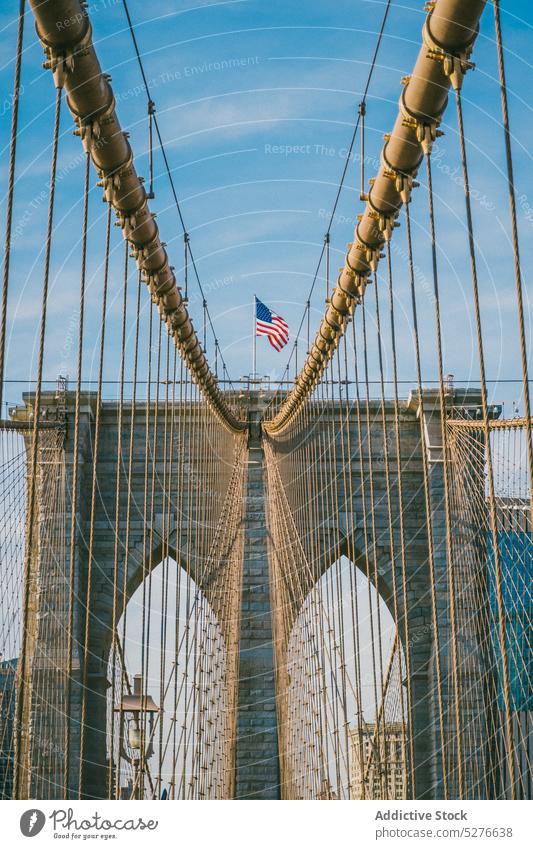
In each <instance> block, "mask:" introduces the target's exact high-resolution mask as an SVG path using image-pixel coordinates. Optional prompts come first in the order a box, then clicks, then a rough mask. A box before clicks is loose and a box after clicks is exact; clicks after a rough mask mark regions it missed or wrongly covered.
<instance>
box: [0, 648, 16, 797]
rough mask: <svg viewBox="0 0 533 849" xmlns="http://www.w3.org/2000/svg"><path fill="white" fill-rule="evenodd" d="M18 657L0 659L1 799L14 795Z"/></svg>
mask: <svg viewBox="0 0 533 849" xmlns="http://www.w3.org/2000/svg"><path fill="white" fill-rule="evenodd" d="M16 671H17V659H16V658H12V659H11V660H2V661H0V799H11V798H12V795H13V757H14V752H13V721H14V718H15V674H16Z"/></svg>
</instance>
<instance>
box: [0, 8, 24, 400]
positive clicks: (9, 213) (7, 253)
mask: <svg viewBox="0 0 533 849" xmlns="http://www.w3.org/2000/svg"><path fill="white" fill-rule="evenodd" d="M25 5H26V0H20V4H19V20H18V30H17V47H16V59H15V78H14V81H13V102H12V104H11V139H10V148H9V167H8V177H7V200H6V237H5V245H4V268H3V272H2V307H1V315H0V411H1V410H2V401H3V397H4V396H3V390H4V361H5V353H6V327H7V299H8V291H9V261H10V259H11V231H12V227H13V196H14V192H15V163H16V158H17V139H18V116H19V99H20V77H21V71H22V42H23V36H24V9H25ZM0 415H1V412H0Z"/></svg>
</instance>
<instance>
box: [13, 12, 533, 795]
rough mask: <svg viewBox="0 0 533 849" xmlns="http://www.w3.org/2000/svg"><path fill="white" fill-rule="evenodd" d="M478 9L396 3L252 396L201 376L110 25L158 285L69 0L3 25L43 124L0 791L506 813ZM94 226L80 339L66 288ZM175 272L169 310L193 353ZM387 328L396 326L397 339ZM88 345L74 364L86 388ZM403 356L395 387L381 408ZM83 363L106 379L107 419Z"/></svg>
mask: <svg viewBox="0 0 533 849" xmlns="http://www.w3.org/2000/svg"><path fill="white" fill-rule="evenodd" d="M485 5H486V3H485V0H435V2H430V3H427V4H426V12H427V16H426V19H425V22H424V26H423V32H422V43H421V47H420V52H419V55H418V58H417V60H416V63H415V66H414V68H413V70H412V73H411V74H410V76H407V77H404V78H403V79H402V85H403V87H402V91H401V97H400V100H399V109H398V113H397V117H396V119H395V121H394V123H393V124H392V128H391V130H390V133H388V134H387V135H386V136H385V143H384V146H383V148H382V150H381V152H380V154H379V157H380V167H379V169H378V171H377V173H376V174H375V175H373V177H372V179H371V180H370V188H369V189H368V191H367V192H366V191H365V192H362V194H361V204H362V206H361V212H360V215H359V216H358V223H357V226H356V228H355V232H354V236H353V242H352V243H351V244H349V245H348V249H347V253H346V257H345V260H344V264H343V266H342V268H341V269H340V271H339V274H338V277H337V281H336V284H335V285H333V286H332V287H331V291H330V285H329V282H330V281H329V263H330V241H331V240H330V228H328V232H327V234H326V239H325V240H324V247H323V250H322V254H321V257H320V263H319V269H320V268H321V267H325V269H326V271H325V275H326V296H327V298H326V309H325V313H324V316H323V319H322V320H321V322H320V325H319V327H318V330H317V332H316V335H315V337H314V339H313V338H312V336H311V333H310V327H309V324H310V306H309V299H308V300H307V306H306V312H304V317H303V319H302V326H303V325H304V324H305V321H306V319H307V325H308V331H307V345H306V354H305V358H304V361H303V365H301V367H300V368H298V341H299V340H298V337H297V338H296V342H295V346H294V348H293V351H292V354H291V359H290V360H289V365H288V367H287V371H286V375H284V378H285V376H287V378H288V379H287V380H285V379H284V378H283V379H282V380H281V381H280V382H279V383H278V384H276V383H275V382H273V381H266V380H261V379H259V378H258V377H257V375H251V376H250V377H249V378H247V379H245V380H241V381H235V382H233V383H232V382H231V380H230V379H229V375H228V372H227V368H226V364H225V362H224V360H223V357H222V353H221V350H220V345H219V341H218V338H217V336H216V334H215V329H214V324H213V321H212V319H211V315H210V313H209V308H208V304H207V299H206V297H205V293H204V290H203V289H202V284H201V281H200V278H199V275H198V267H197V264H196V261H195V258H194V254H193V250H192V245H191V240H190V237H189V234H188V233H187V230H186V227H185V223H184V220H183V215H182V211H181V207H180V204H179V201H178V197H177V193H176V189H175V185H174V182H173V177H172V170H171V168H170V165H169V161H168V156H167V152H166V149H165V147H164V142H163V139H162V135H161V131H160V127H159V123H158V120H157V115H156V113H155V110H154V108H153V107H154V104H153V102H152V100H151V96H150V92H149V85H148V82H147V79H146V76H145V75H144V70H143V65H142V59H141V55H140V52H139V47H138V42H137V40H136V37H135V31H134V27H133V24H132V20H131V17H130V14H129V11H128V9H127V5H126V4H124V6H125V10H126V15H127V22H128V26H129V28H130V30H131V33H132V35H133V45H134V49H135V51H136V55H137V57H138V59H139V63H140V68H141V71H142V73H143V78H144V85H145V88H146V95H147V100H148V106H149V109H148V112H149V127H150V162H151V159H152V147H151V145H152V139H153V137H156V138H157V139H158V143H159V147H160V151H161V154H162V156H163V161H164V165H165V169H166V171H167V173H168V177H169V179H170V181H171V188H172V192H173V197H174V200H175V202H176V208H177V212H178V216H179V221H180V226H181V228H182V230H183V260H182V258H181V257H180V258H179V259H174V262H176V267H174V266H173V265H172V264H171V263H172V261H173V258H172V257H171V256H170V255H169V253H170V251H169V252H168V253H167V247H166V245H165V243H164V241H163V234H160V232H159V229H158V226H157V224H156V221H155V211H154V210H155V203H154V200H155V199H154V193H153V191H152V185H151V182H152V180H151V175H149V179H148V180H147V181H146V183H145V181H144V180H143V179H142V178H141V177H140V176H139V175H138V174H137V171H136V167H135V157H134V151H133V149H132V145H131V144H130V141H129V137H128V133H127V132H125V131H124V129H123V127H122V126H121V124H120V121H119V118H118V114H117V109H116V102H115V95H114V92H113V87H112V81H111V79H110V77H109V76H108V75H107V74H106V73H105V72H104V71H103V70H102V68H101V65H100V62H99V59H98V56H97V53H96V49H95V45H94V43H93V39H92V28H91V21H90V17H89V14H88V12H87V9H86V4H85V3H83V2H81V0H30V8H31V12H32V14H33V17H34V19H35V24H36V32H37V37H38V39H39V41H40V42H41V45H42V47H43V49H44V53H45V65H44V67H45V69H46V70H47V71H49V72H50V74H49V76H50V81H51V83H52V81H53V87H55V108H54V120H53V127H52V130H51V132H52V136H51V143H50V180H49V183H48V194H47V225H46V241H45V244H44V246H43V250H42V262H41V263H40V264H39V265H38V266H36V268H37V269H38V274H39V275H40V277H41V283H42V288H41V302H40V306H39V310H38V330H37V339H38V342H37V345H38V350H37V355H36V362H37V375H36V378H35V381H34V383H33V385H32V387H31V391H28V392H26V393H25V394H24V395H23V397H21V398H19V400H18V402H17V403H16V404H10V405H9V410H8V413H7V414H6V415H5V417H4V418H3V419H2V420H1V422H0V445H1V451H2V455H1V457H0V480H1V513H0V616H1V620H0V652H1V654H2V657H1V659H0V796H1V797H3V798H17V799H26V798H42V799H64V798H68V799H78V798H79V799H99V798H112V799H115V798H116V799H129V798H133V799H165V798H170V799H329V800H334V799H504V798H513V799H517V798H518V799H525V798H531V797H532V780H533V779H532V775H533V771H532V763H531V762H532V759H533V715H532V712H533V684H532V680H531V679H532V677H533V649H532V640H533V634H532V627H531V624H532V623H531V620H532V617H533V594H532V593H533V591H532V587H533V521H532V481H533V443H532V423H533V419H532V417H531V409H530V398H529V385H530V382H529V374H528V354H529V352H528V336H527V327H528V322H527V314H526V306H527V302H526V301H525V298H524V291H523V289H524V286H523V279H522V275H523V267H522V263H521V258H520V238H519V236H520V234H519V225H518V221H517V200H516V197H517V189H516V185H515V180H517V179H518V177H517V175H516V168H514V162H513V145H512V135H511V128H510V123H509V107H508V96H507V84H506V76H505V52H504V46H503V43H502V32H501V22H500V4H499V2H498V0H494V3H493V4H492V6H493V14H494V27H495V29H494V39H493V47H492V49H494V50H495V52H496V62H497V66H498V73H499V87H500V94H501V107H502V111H501V121H500V123H501V127H500V130H499V131H501V132H502V133H503V140H502V144H503V149H504V153H505V168H504V172H502V173H504V180H505V187H506V190H507V194H508V199H509V213H508V233H509V244H510V249H509V268H508V277H509V279H511V278H513V279H514V291H513V310H514V313H515V315H516V320H517V327H518V334H517V338H518V347H519V352H520V358H519V359H520V362H519V363H517V369H519V371H520V383H521V388H522V399H521V402H522V410H521V413H520V415H518V414H517V415H515V416H513V417H512V418H511V417H508V416H506V415H505V414H504V410H503V409H502V406H501V405H499V404H495V403H493V401H492V396H491V394H490V393H489V391H488V389H487V384H488V381H487V376H486V369H485V347H484V346H485V345H486V344H487V343H486V339H487V336H488V332H487V330H486V328H485V325H484V322H483V314H482V305H483V298H484V297H486V295H487V291H486V290H484V289H483V281H482V276H481V274H478V265H479V260H478V244H477V239H476V232H475V215H473V212H472V197H471V189H470V183H469V157H470V156H472V155H475V154H476V151H477V148H476V147H475V146H474V144H472V143H470V142H469V141H467V139H466V136H465V118H464V116H463V103H462V89H463V84H464V85H465V87H466V86H468V84H469V82H470V79H469V78H470V76H471V72H472V71H473V68H474V65H473V63H472V61H471V59H472V58H473V53H474V52H475V47H476V39H477V37H478V33H479V25H480V19H481V17H482V15H483V14H486V15H489V14H490V12H489V10H488V9H487V10H486V11H485ZM389 7H390V2H389V3H388V4H386V7H385V13H384V18H383V25H382V28H381V33H380V35H379V39H378V42H377V46H376V55H377V51H378V50H379V47H380V43H381V37H382V35H383V31H384V27H385V25H386V21H387V15H388V11H389ZM26 18H27V14H26V9H25V3H24V0H21V4H20V17H19V28H18V41H17V52H16V64H15V80H14V97H13V107H12V130H11V143H10V158H9V163H8V186H7V194H6V202H5V208H6V240H5V251H4V257H3V298H2V308H1V316H0V400H4V398H5V387H6V385H8V383H7V382H8V381H9V369H8V367H7V363H8V350H9V343H10V320H11V319H10V309H11V306H12V303H13V299H14V298H13V294H12V287H13V280H16V261H17V251H16V250H15V249H14V247H15V246H14V240H13V230H14V206H15V202H16V191H15V190H16V168H17V161H18V160H17V156H19V155H20V142H19V150H18V153H17V142H18V141H19V128H18V114H19V101H20V93H21V73H22V63H23V58H24V49H23V45H24V27H25V23H26V24H27V20H26ZM65 22H67V24H66V23H65ZM376 55H375V56H374V61H375V59H376ZM24 61H27V60H26V59H24ZM369 81H370V77H369ZM50 90H51V97H52V85H50ZM367 90H368V86H367ZM365 97H366V93H365ZM65 106H66V108H67V110H68V112H70V115H71V117H72V118H73V120H74V127H75V129H74V132H75V134H76V135H77V136H79V137H80V144H81V145H82V150H83V153H82V156H83V165H84V182H83V187H82V197H81V212H82V214H81V222H80V223H81V234H80V256H79V262H78V261H75V259H74V256H72V257H71V259H70V264H71V266H73V267H74V266H75V269H74V270H75V273H76V275H77V277H78V279H79V289H78V295H77V296H78V298H79V300H78V313H77V324H76V332H75V340H74V341H75V344H76V347H77V363H78V367H77V374H76V376H75V379H74V381H73V382H69V383H67V381H66V380H64V379H60V380H59V381H58V384H57V387H56V388H55V389H53V390H51V389H50V388H49V387H48V385H47V384H46V382H45V380H44V376H45V373H46V372H45V368H46V362H47V345H48V344H49V333H50V311H51V308H52V307H53V298H54V293H53V291H52V290H51V285H50V281H51V277H50V275H51V264H52V263H53V256H54V245H55V240H57V239H58V238H59V237H60V228H57V227H56V226H55V225H56V220H55V217H54V216H55V215H56V207H57V196H58V194H59V193H60V192H61V191H62V189H63V184H64V180H65V179H70V178H65V177H64V175H60V174H59V173H58V162H59V159H60V147H61V142H62V127H63V126H64V124H65ZM446 109H448V110H449V112H453V110H454V109H455V115H456V132H455V134H454V137H453V138H452V140H451V142H450V143H451V144H453V145H455V146H456V147H457V155H458V157H459V161H460V165H461V168H460V174H461V181H462V188H463V189H464V205H463V208H462V209H461V211H460V213H458V214H459V215H460V218H461V220H462V222H463V229H462V230H461V232H460V234H459V237H458V238H461V239H463V240H465V242H466V250H467V252H468V257H469V260H470V267H469V268H468V269H465V270H464V277H465V287H466V282H468V287H469V299H470V303H471V310H472V324H473V326H474V337H475V344H476V350H475V359H476V362H477V374H476V378H475V380H472V381H471V383H470V385H469V386H468V387H461V386H459V385H455V384H454V381H453V379H452V378H451V377H450V376H449V375H447V373H446V357H445V351H446V348H445V345H446V344H460V340H455V338H454V327H453V326H451V325H449V324H448V323H447V322H446V321H444V320H443V310H442V304H441V300H442V301H443V300H444V298H446V292H445V291H444V290H443V287H442V286H441V285H440V272H441V265H442V256H441V254H440V251H439V226H438V225H439V222H438V215H436V211H435V208H436V204H435V194H434V180H435V182H437V181H438V175H434V173H433V172H434V169H432V163H433V162H434V152H435V150H436V149H437V148H438V139H439V136H440V135H441V130H440V129H439V128H440V127H441V124H442V121H443V119H444V115H445V112H446ZM364 115H365V103H364V101H363V104H362V108H360V110H359V118H358V123H357V126H356V127H355V130H354V137H353V139H352V146H353V142H354V139H355V137H356V135H357V133H358V132H359V134H360V135H363V134H364ZM469 132H470V131H469ZM474 135H475V134H474V129H472V136H474ZM95 173H96V175H97V180H98V183H97V185H98V187H99V188H100V189H101V191H102V194H103V201H104V204H105V210H106V214H105V215H104V216H103V217H102V216H100V217H98V218H96V216H93V218H92V217H91V215H92V213H91V209H92V206H91V203H90V196H91V192H92V191H93V190H94V189H93V181H94V177H95ZM345 173H346V172H345ZM343 180H344V176H343ZM342 188H343V185H342V183H341V186H340V188H339V192H340V191H341V189H342ZM417 197H418V202H419V203H421V204H422V205H423V210H424V212H423V213H421V214H423V216H424V228H425V233H426V238H427V240H428V245H429V255H430V270H429V283H428V279H426V278H424V279H423V281H422V283H423V284H424V288H423V294H424V296H425V297H429V298H430V300H431V303H432V307H433V310H434V327H433V328H432V331H431V341H432V348H433V350H434V351H436V361H437V370H438V380H437V382H436V384H435V385H433V386H431V385H429V384H426V383H425V382H424V367H423V364H424V351H423V341H422V339H421V337H422V332H421V328H420V327H419V316H418V309H419V303H420V300H419V299H420V297H421V294H422V292H421V289H422V285H421V280H420V274H419V269H418V265H417V248H418V241H419V240H421V239H422V238H423V235H424V234H423V233H422V235H421V229H420V228H419V227H414V226H413V220H412V213H411V210H412V208H413V204H414V203H415V202H417V201H416V200H415V199H416V198H417ZM113 218H114V219H115V224H116V225H117V226H118V229H119V230H120V231H121V233H122V237H123V245H122V246H121V245H120V241H119V240H117V238H115V230H114V229H113V227H112V226H111V225H112V223H113ZM93 219H94V220H93ZM332 220H333V215H332ZM400 224H402V227H401V229H400V230H399V232H397V230H398V228H399V227H400ZM330 227H331V222H330ZM96 231H97V232H98V242H97V244H98V246H99V250H100V254H101V267H100V271H99V274H98V278H99V280H100V281H101V283H100V290H99V295H98V304H97V307H98V309H97V317H96V319H95V317H94V316H95V315H96V313H94V314H93V313H91V309H92V308H93V306H94V305H93V304H91V303H89V299H88V297H87V277H88V271H87V268H88V254H89V252H90V250H91V249H92V248H91V245H92V241H91V240H92V238H93V234H94V232H96ZM495 249H496V250H500V248H499V247H495ZM116 251H119V252H120V258H119V263H117V261H116ZM178 263H181V265H180V266H179V271H176V268H177V267H178ZM317 273H318V271H317ZM35 274H37V271H36V272H35ZM189 278H191V279H192V280H194V279H195V280H196V282H197V284H198V286H199V291H200V301H201V304H202V310H203V313H202V320H203V327H202V330H201V331H199V330H197V329H195V326H194V324H193V319H192V317H191V316H192V314H193V312H194V305H193V304H192V303H191V300H190V298H189V286H192V283H191V282H190V279H189ZM316 278H317V275H316V274H315V282H316ZM178 280H179V281H180V282H179V283H178ZM313 285H314V284H313ZM36 291H37V284H36V282H35V280H34V283H33V285H32V287H31V291H28V292H24V293H23V294H22V295H19V303H18V306H19V307H20V306H21V305H22V306H23V305H24V303H25V301H31V302H32V304H35V301H36V294H35V293H36ZM489 294H490V293H489ZM115 296H117V297H115ZM117 310H118V312H117ZM93 312H94V311H93ZM399 315H408V316H409V332H407V333H403V332H402V330H401V328H400V325H401V322H400V321H399ZM117 316H118V319H117ZM300 329H301V328H300ZM423 330H424V332H425V331H426V328H423ZM424 335H425V333H424ZM89 336H90V337H91V338H92V340H93V342H94V339H95V338H97V340H98V341H97V344H96V351H97V356H96V359H97V375H98V379H97V381H96V385H95V386H94V387H92V389H91V390H89V389H88V388H87V386H86V384H85V380H84V377H85V373H84V363H85V359H84V357H85V354H86V349H87V344H88V338H89ZM211 336H212V339H211ZM208 348H209V350H210V351H211V350H212V353H213V357H212V358H211V359H212V362H209V361H208V356H207V350H208ZM403 350H409V352H410V355H411V356H412V359H413V362H414V364H415V367H416V380H415V381H414V382H413V385H411V386H410V387H409V388H408V390H406V388H405V382H406V381H405V380H404V379H403V376H402V374H401V372H400V368H401V357H400V352H401V351H403ZM470 353H471V352H470V351H465V357H467V356H470ZM372 364H373V365H374V366H375V367H376V368H377V370H378V374H379V379H378V381H377V384H373V382H372V380H371V377H370V367H371V365H372ZM110 365H111V366H114V368H115V371H116V370H118V374H119V380H118V388H117V393H116V397H113V398H110V397H108V396H107V395H106V375H107V374H108V371H107V370H108V367H109V366H110ZM290 369H294V377H293V378H292V377H290V376H289V371H290ZM387 375H390V376H391V378H392V379H391V380H387ZM0 407H1V408H2V411H3V410H4V405H2V404H0Z"/></svg>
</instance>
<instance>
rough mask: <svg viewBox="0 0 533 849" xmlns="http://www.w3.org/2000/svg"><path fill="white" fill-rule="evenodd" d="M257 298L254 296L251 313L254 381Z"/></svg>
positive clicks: (253, 377) (253, 374)
mask: <svg viewBox="0 0 533 849" xmlns="http://www.w3.org/2000/svg"><path fill="white" fill-rule="evenodd" d="M256 301H257V298H256V296H255V295H254V299H253V302H252V306H253V313H252V380H255V372H256V364H257V327H256V323H255V317H256V310H257V305H256Z"/></svg>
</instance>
